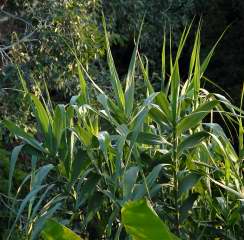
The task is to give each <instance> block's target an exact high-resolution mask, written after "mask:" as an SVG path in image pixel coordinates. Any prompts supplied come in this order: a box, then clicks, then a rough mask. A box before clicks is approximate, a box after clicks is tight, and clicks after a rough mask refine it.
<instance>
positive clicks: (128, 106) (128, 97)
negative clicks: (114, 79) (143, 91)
mask: <svg viewBox="0 0 244 240" xmlns="http://www.w3.org/2000/svg"><path fill="white" fill-rule="evenodd" d="M142 25H143V22H142V24H141V27H140V31H139V35H138V38H137V41H136V46H135V48H134V51H133V54H132V57H131V61H130V65H129V70H128V74H127V78H126V86H125V113H126V116H127V117H129V116H130V115H131V112H132V110H133V105H134V94H135V68H136V59H137V58H136V56H137V52H138V45H139V39H140V36H141V30H142Z"/></svg>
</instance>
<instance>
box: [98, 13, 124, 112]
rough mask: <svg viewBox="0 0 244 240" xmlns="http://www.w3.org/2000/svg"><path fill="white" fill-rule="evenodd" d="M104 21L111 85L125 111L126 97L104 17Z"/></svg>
mask: <svg viewBox="0 0 244 240" xmlns="http://www.w3.org/2000/svg"><path fill="white" fill-rule="evenodd" d="M102 19H103V28H104V32H105V41H106V48H107V59H108V65H109V70H110V74H111V83H112V87H113V91H114V94H115V98H116V100H117V103H118V105H119V107H120V108H121V109H123V110H124V108H125V96H124V93H123V89H122V86H121V83H120V79H119V76H118V73H117V70H116V68H115V64H114V60H113V56H112V53H111V49H110V44H109V39H108V32H107V29H106V23H105V19H104V16H103V18H102Z"/></svg>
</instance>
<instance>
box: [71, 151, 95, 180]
mask: <svg viewBox="0 0 244 240" xmlns="http://www.w3.org/2000/svg"><path fill="white" fill-rule="evenodd" d="M90 163H91V160H90V158H89V156H88V155H87V153H86V151H83V150H78V151H77V153H76V154H75V156H74V161H73V163H72V170H71V181H72V182H73V181H75V180H76V179H77V178H78V177H79V176H80V175H81V174H82V172H83V171H85V170H86V168H87V167H88V166H89V164H90Z"/></svg>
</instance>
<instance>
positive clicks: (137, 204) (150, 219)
mask: <svg viewBox="0 0 244 240" xmlns="http://www.w3.org/2000/svg"><path fill="white" fill-rule="evenodd" d="M121 214H122V223H123V224H124V226H125V229H126V231H127V232H128V233H129V234H130V235H131V236H132V238H133V240H149V239H150V240H162V239H164V240H173V239H175V240H176V239H178V238H177V237H176V236H175V235H174V234H172V233H171V232H170V231H169V228H168V227H167V225H166V224H164V223H163V222H162V221H161V219H160V218H159V217H158V215H157V214H156V212H155V211H154V210H153V208H152V206H151V205H150V203H149V202H148V201H147V200H138V201H133V202H128V203H126V204H125V205H124V207H123V208H122V210H121Z"/></svg>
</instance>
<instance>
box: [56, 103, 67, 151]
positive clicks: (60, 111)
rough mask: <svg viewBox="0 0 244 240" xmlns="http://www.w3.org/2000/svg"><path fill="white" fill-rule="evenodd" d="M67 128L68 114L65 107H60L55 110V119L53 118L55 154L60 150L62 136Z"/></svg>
mask: <svg viewBox="0 0 244 240" xmlns="http://www.w3.org/2000/svg"><path fill="white" fill-rule="evenodd" d="M65 127H66V113H65V107H64V105H58V106H57V107H56V108H55V112H54V118H53V139H54V147H55V149H53V152H56V151H57V150H58V148H59V145H60V142H61V138H62V134H63V132H64V130H65Z"/></svg>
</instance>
